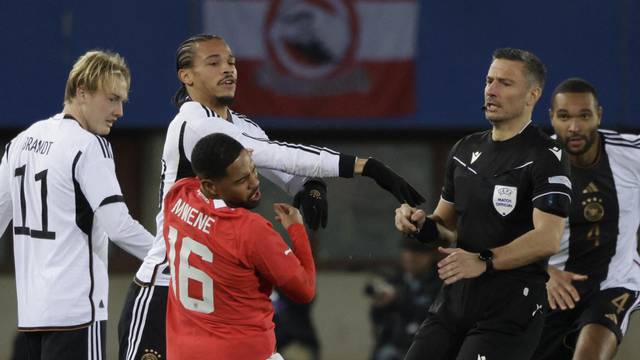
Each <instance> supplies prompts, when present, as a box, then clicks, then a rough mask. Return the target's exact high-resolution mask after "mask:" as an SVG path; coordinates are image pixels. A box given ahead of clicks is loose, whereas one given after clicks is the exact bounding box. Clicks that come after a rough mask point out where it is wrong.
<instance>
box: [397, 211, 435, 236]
mask: <svg viewBox="0 0 640 360" xmlns="http://www.w3.org/2000/svg"><path fill="white" fill-rule="evenodd" d="M426 219H427V213H425V212H424V211H423V210H420V209H416V208H414V207H411V206H409V204H406V203H405V204H402V205H400V207H399V208H397V209H396V218H395V223H396V229H398V231H400V232H401V233H403V234H405V235H412V234H415V233H417V232H418V231H420V229H421V228H422V225H423V224H424V222H425V220H426Z"/></svg>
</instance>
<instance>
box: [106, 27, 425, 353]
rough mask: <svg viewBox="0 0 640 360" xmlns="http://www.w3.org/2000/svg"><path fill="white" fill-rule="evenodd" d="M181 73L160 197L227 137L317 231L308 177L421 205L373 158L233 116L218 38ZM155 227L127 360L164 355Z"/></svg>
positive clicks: (229, 61) (123, 321) (124, 345)
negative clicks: (207, 139)
mask: <svg viewBox="0 0 640 360" xmlns="http://www.w3.org/2000/svg"><path fill="white" fill-rule="evenodd" d="M176 70H177V73H178V78H179V80H180V82H181V83H182V86H181V87H180V90H179V91H178V93H177V94H176V96H175V98H174V102H175V104H176V105H177V106H178V107H179V111H178V114H177V115H176V116H175V118H174V119H173V121H172V122H171V123H170V124H169V129H168V130H167V136H166V141H165V145H164V151H163V155H162V185H161V192H160V193H161V196H162V197H164V195H165V193H166V192H167V191H168V190H169V188H170V187H171V186H172V185H173V184H174V182H175V181H177V180H180V179H182V178H184V177H188V176H193V172H192V170H191V165H190V161H191V151H192V150H193V147H194V145H195V144H196V143H197V142H198V140H199V139H201V138H202V137H203V136H205V135H207V134H213V133H223V134H227V135H229V136H231V137H232V138H234V139H236V140H237V141H238V142H240V143H241V144H242V145H243V146H244V147H245V148H247V149H251V150H253V160H254V161H255V163H256V166H257V167H258V168H259V169H260V171H261V174H262V175H263V176H264V177H266V178H267V179H269V180H271V181H272V182H274V183H275V184H276V185H278V186H279V187H280V188H282V189H283V190H285V191H286V192H287V193H289V194H291V195H294V194H296V193H297V192H299V191H302V192H301V193H300V194H301V196H298V199H300V202H301V204H302V205H303V206H302V208H303V214H304V216H305V218H306V219H307V223H309V224H310V225H311V227H312V228H317V227H318V225H319V224H322V225H325V224H326V208H327V205H326V189H325V187H324V184H323V183H321V182H320V181H318V180H317V179H309V178H308V177H312V178H322V177H337V176H340V177H346V178H349V177H353V176H354V174H361V175H364V176H368V177H371V178H373V179H374V180H375V181H376V182H377V183H378V184H379V185H380V186H381V187H382V188H384V189H386V190H388V191H390V192H391V193H392V194H393V195H394V196H395V197H396V198H397V199H398V200H399V201H400V202H407V203H409V204H412V205H416V204H419V203H422V202H423V201H424V198H423V197H422V196H421V195H420V194H418V192H417V191H416V190H414V189H413V187H411V185H409V184H408V183H407V182H406V181H405V180H404V179H403V178H401V177H400V176H398V175H397V174H395V173H394V172H393V171H392V170H391V169H389V168H388V167H387V166H385V165H384V164H382V163H381V162H379V161H377V160H375V159H371V158H370V159H358V158H356V157H355V156H351V155H346V154H341V153H338V152H336V151H333V150H330V149H327V148H321V147H316V146H306V145H299V144H288V143H284V142H279V141H272V140H269V138H268V137H267V135H266V134H265V133H264V131H262V129H261V128H260V127H259V126H258V125H257V124H255V123H254V122H252V121H251V120H249V119H248V118H247V117H245V116H244V115H241V114H238V113H236V112H234V111H232V110H231V109H230V108H229V106H230V105H231V103H232V101H233V99H234V96H235V91H236V79H237V71H236V66H235V58H234V56H233V54H232V52H231V49H230V48H229V46H228V45H227V43H226V42H225V41H224V39H222V38H221V37H218V36H213V35H197V36H194V37H192V38H189V39H187V40H185V41H184V42H183V43H182V44H181V45H180V46H179V48H178V51H177V53H176ZM296 175H298V176H296ZM156 223H157V230H158V231H157V237H156V240H155V243H154V246H153V248H152V250H151V251H150V252H149V254H148V255H147V257H146V258H145V260H144V262H143V264H142V266H141V267H140V269H139V270H138V272H137V273H136V277H135V279H134V281H133V283H132V284H131V286H130V288H129V292H128V294H127V299H126V300H125V305H124V308H123V311H122V315H121V318H120V324H119V329H118V333H119V340H120V359H122V360H124V359H126V360H131V359H138V358H140V356H142V355H144V351H153V352H154V353H156V354H158V355H162V356H164V347H165V345H164V344H165V339H164V328H165V313H166V298H167V286H168V284H169V270H168V268H167V264H166V261H165V259H166V248H165V242H164V239H163V234H162V228H163V227H162V224H163V213H162V211H160V212H159V213H158V216H157V217H156Z"/></svg>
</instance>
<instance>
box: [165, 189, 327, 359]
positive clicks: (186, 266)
mask: <svg viewBox="0 0 640 360" xmlns="http://www.w3.org/2000/svg"><path fill="white" fill-rule="evenodd" d="M164 219H165V221H164V238H165V242H166V246H167V256H168V257H167V258H168V259H169V265H170V267H171V283H170V286H169V297H168V300H167V328H166V329H167V330H166V331H167V357H168V358H169V359H172V360H178V359H243V360H252V359H256V360H265V359H267V358H268V357H269V356H271V354H273V353H274V352H275V345H276V344H275V333H274V324H273V321H272V318H273V306H272V304H271V301H270V299H269V295H270V294H271V290H272V288H273V286H277V287H278V288H280V290H283V291H284V292H285V294H287V295H288V296H290V297H292V298H293V299H297V300H298V301H303V302H308V301H311V299H312V298H313V296H314V295H315V265H314V263H313V257H312V256H311V248H310V245H309V241H308V239H307V235H306V232H305V229H304V226H303V225H301V224H294V225H292V226H290V227H289V229H287V231H288V232H289V235H290V236H291V240H292V242H293V248H294V250H291V249H290V248H289V247H288V246H287V244H286V243H285V242H284V241H283V239H282V238H281V237H280V235H279V234H278V233H277V232H276V231H275V230H274V229H273V228H272V226H271V224H270V223H269V222H268V221H267V220H266V219H264V218H263V217H262V216H260V215H259V214H257V213H254V212H251V211H249V210H247V209H244V208H229V207H227V206H226V205H225V203H224V202H223V201H222V200H217V199H216V200H212V199H207V198H206V197H205V196H204V195H203V194H202V193H201V192H200V183H199V181H198V179H196V178H188V179H183V180H181V181H179V182H177V183H176V184H175V185H174V186H173V187H172V188H171V190H170V191H169V192H168V193H167V195H166V197H165V203H164Z"/></svg>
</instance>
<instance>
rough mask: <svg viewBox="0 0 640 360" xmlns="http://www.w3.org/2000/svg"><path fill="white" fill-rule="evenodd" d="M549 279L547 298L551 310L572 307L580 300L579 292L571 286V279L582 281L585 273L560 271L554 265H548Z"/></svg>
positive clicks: (585, 277) (585, 278)
mask: <svg viewBox="0 0 640 360" xmlns="http://www.w3.org/2000/svg"><path fill="white" fill-rule="evenodd" d="M547 272H548V273H549V281H547V300H548V301H549V307H551V309H552V310H556V309H557V308H560V309H562V310H567V309H573V308H574V307H575V306H576V303H577V302H578V301H580V294H578V290H576V288H575V286H573V284H572V282H573V281H584V280H587V279H588V278H589V277H588V276H587V275H582V274H576V273H572V272H570V271H562V270H560V269H558V268H556V267H555V266H551V265H549V267H548V268H547Z"/></svg>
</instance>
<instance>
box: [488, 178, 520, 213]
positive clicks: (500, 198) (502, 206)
mask: <svg viewBox="0 0 640 360" xmlns="http://www.w3.org/2000/svg"><path fill="white" fill-rule="evenodd" d="M517 198H518V188H517V187H515V186H505V185H496V186H495V187H494V188H493V207H494V208H495V209H496V211H497V212H498V214H500V215H502V216H507V215H509V214H510V213H511V212H512V211H513V209H515V208H516V200H517Z"/></svg>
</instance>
